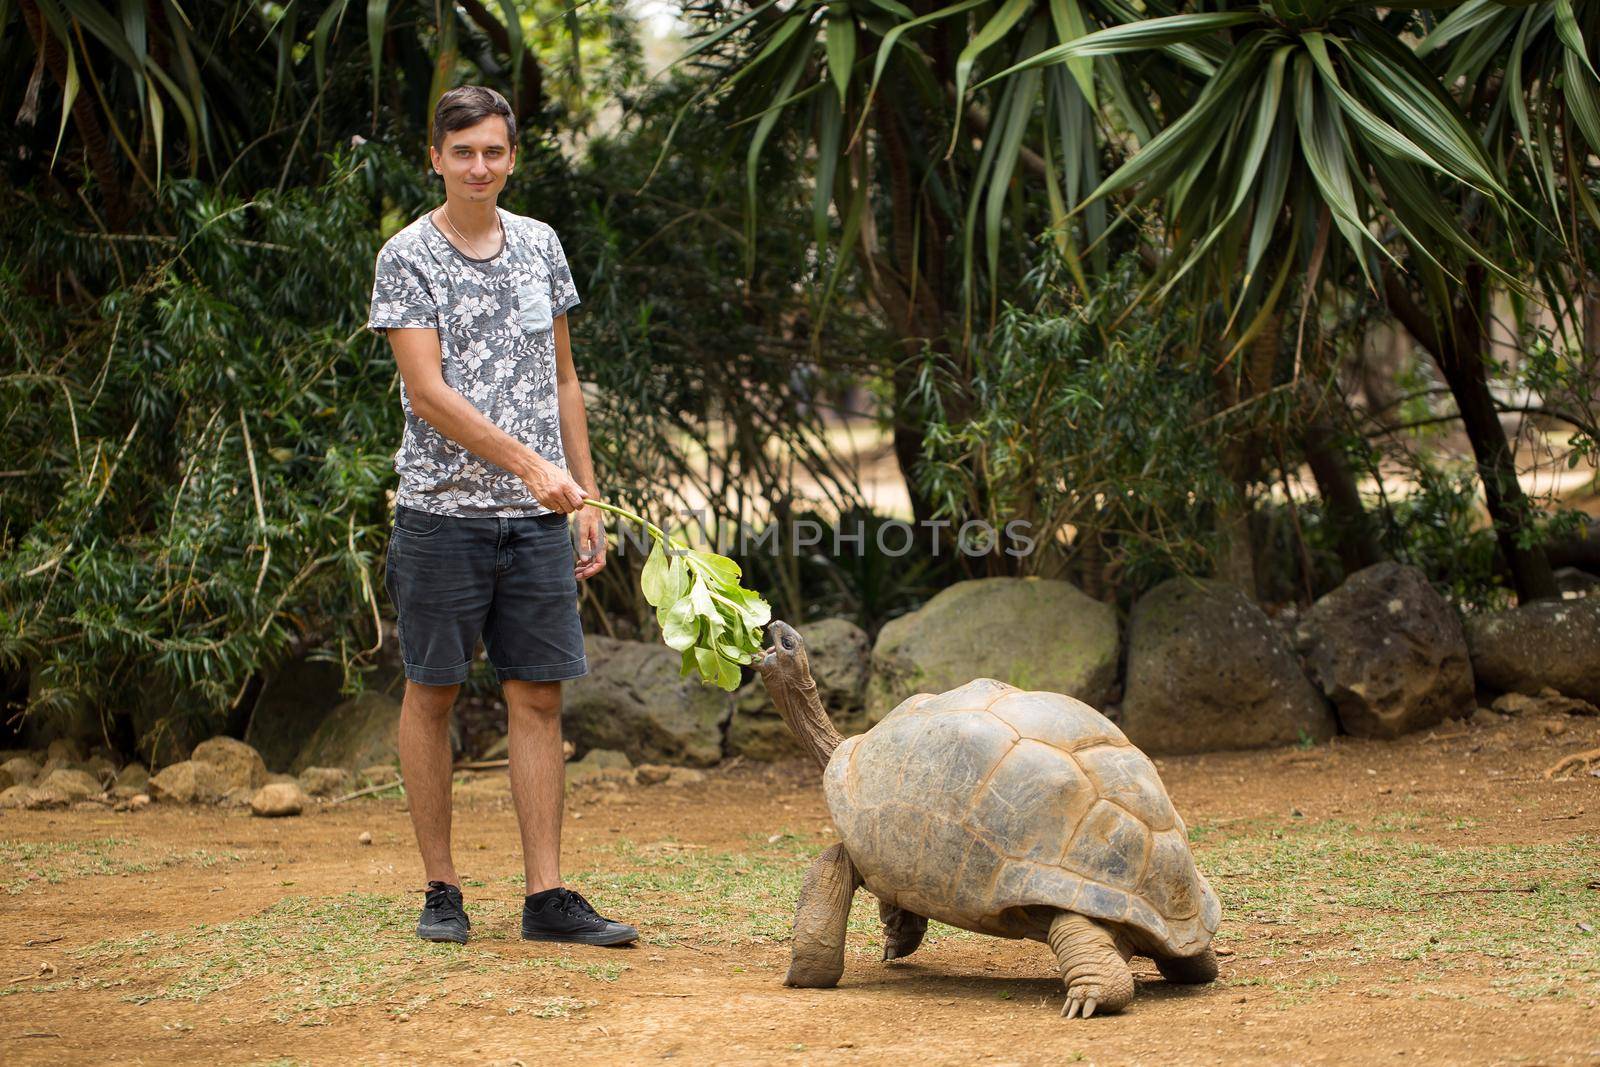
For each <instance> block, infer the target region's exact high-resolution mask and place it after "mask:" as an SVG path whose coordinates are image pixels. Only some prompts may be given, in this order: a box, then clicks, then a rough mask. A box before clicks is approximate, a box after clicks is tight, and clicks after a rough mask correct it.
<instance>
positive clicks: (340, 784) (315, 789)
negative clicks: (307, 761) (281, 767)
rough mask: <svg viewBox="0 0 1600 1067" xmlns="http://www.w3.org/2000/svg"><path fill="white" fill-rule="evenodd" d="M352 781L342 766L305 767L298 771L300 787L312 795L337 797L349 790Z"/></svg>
mask: <svg viewBox="0 0 1600 1067" xmlns="http://www.w3.org/2000/svg"><path fill="white" fill-rule="evenodd" d="M352 781H354V779H353V778H352V777H351V774H350V772H349V771H347V770H345V769H344V768H343V767H307V768H306V769H305V770H303V771H301V772H300V781H299V785H300V788H302V789H304V790H305V791H306V792H307V793H309V794H310V795H312V796H314V797H339V796H343V795H344V794H346V793H348V792H350V783H351V782H352Z"/></svg>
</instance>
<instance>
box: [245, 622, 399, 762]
mask: <svg viewBox="0 0 1600 1067" xmlns="http://www.w3.org/2000/svg"><path fill="white" fill-rule="evenodd" d="M323 654H324V653H322V652H321V651H320V650H317V649H311V650H308V651H306V652H303V653H301V654H299V655H297V656H293V657H291V658H289V659H287V660H285V661H284V662H283V663H281V664H279V665H278V666H277V667H275V668H273V670H272V671H271V673H270V675H269V676H268V678H267V682H266V684H265V685H264V686H262V688H261V696H260V697H258V698H257V700H256V706H255V708H254V709H252V710H251V712H250V726H249V728H248V729H246V730H245V734H244V739H245V740H246V741H248V742H249V743H250V744H251V745H253V746H254V747H255V749H256V751H257V752H260V753H261V758H262V759H264V760H266V763H267V766H268V767H270V768H273V769H275V770H283V769H286V768H288V767H289V766H291V765H292V764H293V763H294V762H295V757H296V756H298V755H299V754H300V749H301V748H303V747H304V745H305V741H306V738H308V737H310V736H311V735H312V734H314V733H316V731H317V729H318V728H319V727H320V726H322V724H323V723H324V722H326V721H327V719H328V717H329V716H330V715H331V714H333V712H334V711H336V710H338V711H342V710H343V708H342V707H341V705H343V704H344V702H345V697H344V696H343V695H342V694H341V693H340V692H339V690H340V687H341V686H343V685H344V668H343V667H342V666H341V665H340V664H339V663H338V662H336V661H331V660H326V659H320V658H315V657H318V656H320V655H323ZM403 672H404V668H403V666H402V665H401V663H400V653H399V642H398V641H397V640H396V639H395V631H394V624H393V623H392V622H390V621H389V620H387V619H385V620H384V621H383V647H382V648H381V649H380V650H379V652H378V661H377V665H376V668H375V669H374V670H372V671H371V672H369V673H368V674H367V675H366V676H365V678H364V683H365V685H366V688H367V689H368V690H369V691H373V692H378V693H382V694H384V695H385V696H394V697H398V696H399V695H400V694H401V693H402V692H403V691H404V689H405V676H404V673H403Z"/></svg>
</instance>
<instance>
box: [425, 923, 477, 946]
mask: <svg viewBox="0 0 1600 1067" xmlns="http://www.w3.org/2000/svg"><path fill="white" fill-rule="evenodd" d="M417 936H418V937H420V938H422V940H424V941H432V942H434V943H435V944H442V943H444V942H446V941H448V942H450V943H452V944H456V945H465V944H466V943H467V934H466V932H465V931H463V930H452V929H450V928H448V927H441V926H419V927H417Z"/></svg>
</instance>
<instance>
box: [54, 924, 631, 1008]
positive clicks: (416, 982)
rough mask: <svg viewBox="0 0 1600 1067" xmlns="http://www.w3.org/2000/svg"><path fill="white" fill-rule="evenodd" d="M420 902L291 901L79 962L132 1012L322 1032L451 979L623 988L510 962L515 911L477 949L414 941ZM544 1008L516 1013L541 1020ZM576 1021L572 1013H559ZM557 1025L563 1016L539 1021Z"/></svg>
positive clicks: (99, 947) (585, 971)
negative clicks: (547, 977) (222, 1002)
mask: <svg viewBox="0 0 1600 1067" xmlns="http://www.w3.org/2000/svg"><path fill="white" fill-rule="evenodd" d="M416 907H417V902H416V900H415V899H414V898H413V897H412V896H410V895H402V896H395V897H389V896H382V895H378V894H372V893H346V894H344V895H342V896H336V897H305V896H294V897H286V898H284V899H283V900H280V901H278V902H277V903H276V904H273V905H272V906H271V907H269V908H267V909H265V910H264V911H262V912H260V913H259V914H256V915H251V916H247V917H244V918H240V919H236V920H233V921H230V922H225V923H217V924H200V925H197V926H194V927H191V928H189V929H187V930H181V931H172V932H167V933H145V934H140V935H137V936H135V937H129V938H121V939H114V940H107V941H101V942H98V943H96V944H93V945H90V946H88V947H86V948H84V949H82V950H80V951H78V952H77V953H76V954H75V955H77V956H78V957H79V958H80V959H83V960H85V961H86V965H87V966H88V967H90V968H95V967H99V968H104V969H106V970H107V971H116V970H118V969H130V970H132V971H133V972H134V974H135V981H133V982H132V984H133V985H134V986H135V987H136V988H137V990H138V991H137V992H132V993H130V994H128V995H127V996H126V997H124V999H125V1000H128V1001H131V1002H133V1003H139V1004H145V1003H150V1002H152V1001H159V1000H187V1001H192V1002H201V1001H205V1000H207V999H208V998H213V997H216V996H217V995H219V994H225V995H226V997H227V1003H228V1004H229V1006H230V1007H233V1006H237V1005H257V1006H259V1007H260V1008H262V1009H263V1010H264V1011H265V1013H266V1014H267V1015H268V1017H270V1018H272V1019H273V1020H275V1021H277V1022H293V1023H298V1024H300V1025H318V1024H322V1023H325V1022H327V1021H328V1019H329V1016H330V1013H331V1012H333V1011H335V1010H337V1009H339V1008H344V1007H349V1006H351V1005H356V1004H363V1003H373V1002H378V1003H386V1004H387V1005H388V1008H389V1010H390V1011H391V1013H394V1014H399V1013H402V1012H405V1013H411V1012H415V1011H417V1010H419V1009H421V1008H423V1007H425V1006H426V1005H427V1004H429V1003H431V1002H432V1001H434V1000H435V999H437V998H439V997H441V996H443V995H445V993H446V992H447V990H446V988H445V984H446V982H447V980H448V979H450V978H453V977H463V978H466V977H471V976H478V975H484V974H503V975H507V976H515V977H516V978H517V979H518V980H519V982H518V984H519V986H520V985H521V983H523V982H525V981H526V978H527V977H528V976H529V975H531V974H535V973H538V972H541V971H551V970H554V971H561V972H566V973H571V974H578V975H582V976H583V977H585V978H587V979H589V980H591V981H596V982H608V983H609V982H615V981H616V980H617V979H618V978H619V977H620V976H621V975H622V973H623V972H624V971H626V970H627V969H628V965H627V964H625V963H620V962H617V963H613V962H601V963H589V962H580V961H576V960H568V959H565V958H563V957H560V956H550V957H527V956H513V957H506V956H502V955H500V954H498V953H497V952H496V951H494V949H493V948H492V947H484V946H483V945H482V943H483V942H490V943H493V942H495V941H503V940H505V939H506V936H507V935H506V934H504V933H503V932H501V930H502V929H510V928H511V926H512V923H513V921H514V920H515V918H516V916H515V915H514V914H513V911H512V908H513V905H511V904H508V903H504V902H498V901H484V902H477V903H475V904H474V906H473V919H474V920H475V922H474V930H473V941H472V943H470V944H468V945H465V946H460V945H435V944H428V943H424V942H419V941H418V940H417V939H416V934H415V925H416ZM545 1004H546V1002H545V1001H544V1000H543V999H539V1000H538V1001H537V1003H533V1002H530V1004H529V1005H525V1006H524V1007H523V1008H520V1009H519V1010H528V1011H530V1012H532V1013H533V1014H536V1015H537V1014H538V1012H539V1011H541V1010H544V1006H545ZM562 1010H563V1011H567V1013H569V1014H570V1005H568V1006H567V1007H566V1008H563V1009H562ZM540 1017H555V1016H540Z"/></svg>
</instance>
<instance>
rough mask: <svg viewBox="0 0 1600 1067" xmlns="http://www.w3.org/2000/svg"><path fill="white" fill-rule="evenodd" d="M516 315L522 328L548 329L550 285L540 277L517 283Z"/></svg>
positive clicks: (549, 323) (549, 322)
mask: <svg viewBox="0 0 1600 1067" xmlns="http://www.w3.org/2000/svg"><path fill="white" fill-rule="evenodd" d="M517 316H518V318H519V319H520V320H521V322H522V328H523V329H524V330H548V329H549V328H550V325H551V317H550V285H549V283H548V282H546V281H544V280H543V279H542V278H534V279H532V280H531V281H525V282H521V283H519V284H518V285H517Z"/></svg>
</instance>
